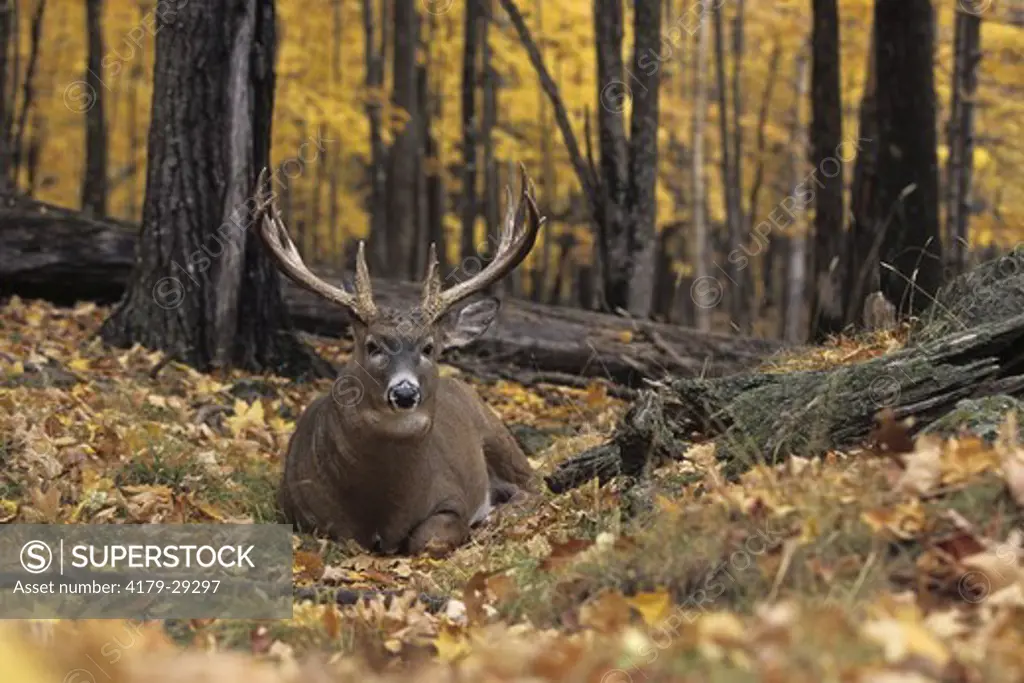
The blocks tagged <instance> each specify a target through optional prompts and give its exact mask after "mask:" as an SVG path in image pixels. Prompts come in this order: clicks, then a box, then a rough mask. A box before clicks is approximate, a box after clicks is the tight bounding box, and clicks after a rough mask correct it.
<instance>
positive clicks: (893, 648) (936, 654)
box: [864, 614, 950, 669]
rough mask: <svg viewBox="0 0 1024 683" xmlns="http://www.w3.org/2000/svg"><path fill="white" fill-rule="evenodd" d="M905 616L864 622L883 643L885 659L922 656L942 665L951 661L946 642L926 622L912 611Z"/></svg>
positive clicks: (869, 632)
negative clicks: (926, 625)
mask: <svg viewBox="0 0 1024 683" xmlns="http://www.w3.org/2000/svg"><path fill="white" fill-rule="evenodd" d="M901 616H902V617H903V618H902V619H892V618H890V619H879V620H877V621H871V622H868V623H867V624H866V625H865V626H864V634H865V635H866V636H867V637H868V638H870V639H871V640H874V641H875V642H876V643H878V644H879V645H881V646H882V649H883V650H884V652H885V659H886V660H887V661H888V662H890V663H895V662H902V661H903V660H905V659H907V658H910V657H920V658H922V659H925V660H926V661H929V662H934V663H935V664H936V665H937V666H938V667H939V668H940V669H941V668H942V667H944V666H945V665H946V663H947V662H948V661H949V658H950V653H949V650H948V649H947V648H946V646H945V645H944V644H943V643H942V641H940V640H939V639H938V638H937V637H936V636H935V634H933V633H932V632H931V631H929V630H928V629H927V628H926V627H925V626H924V624H922V623H921V622H920V621H918V620H916V619H915V620H913V621H911V619H912V618H913V617H912V616H911V615H906V614H905V615H901Z"/></svg>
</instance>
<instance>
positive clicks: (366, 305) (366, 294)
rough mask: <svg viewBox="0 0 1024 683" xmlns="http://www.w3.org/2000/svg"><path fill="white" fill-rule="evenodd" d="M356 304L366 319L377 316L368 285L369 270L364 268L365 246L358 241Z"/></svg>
mask: <svg viewBox="0 0 1024 683" xmlns="http://www.w3.org/2000/svg"><path fill="white" fill-rule="evenodd" d="M356 302H357V303H358V304H359V308H360V310H361V311H365V313H366V318H365V320H369V319H370V318H374V317H376V316H377V305H376V304H375V303H373V287H372V286H371V285H370V269H369V268H367V266H366V244H365V242H364V241H363V240H359V251H358V252H357V253H356Z"/></svg>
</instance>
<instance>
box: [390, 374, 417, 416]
mask: <svg viewBox="0 0 1024 683" xmlns="http://www.w3.org/2000/svg"><path fill="white" fill-rule="evenodd" d="M387 396H388V403H389V404H390V405H391V407H392V408H394V409H395V410H413V409H415V408H417V407H418V406H419V405H420V400H421V399H422V397H423V394H422V392H421V391H420V385H419V382H417V381H416V380H415V379H412V378H410V377H396V378H395V379H394V380H392V381H391V383H390V384H388V392H387Z"/></svg>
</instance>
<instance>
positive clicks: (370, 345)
mask: <svg viewBox="0 0 1024 683" xmlns="http://www.w3.org/2000/svg"><path fill="white" fill-rule="evenodd" d="M382 353H384V349H383V348H381V345H380V344H378V343H377V342H376V341H374V340H373V339H367V340H366V355H367V356H379V355H381V354H382Z"/></svg>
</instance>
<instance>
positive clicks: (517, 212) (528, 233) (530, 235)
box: [424, 164, 544, 320]
mask: <svg viewBox="0 0 1024 683" xmlns="http://www.w3.org/2000/svg"><path fill="white" fill-rule="evenodd" d="M519 168H520V171H521V175H522V180H521V184H522V188H521V194H520V197H519V201H518V202H515V203H513V201H512V188H511V187H506V188H505V198H506V209H505V220H504V221H503V222H502V226H501V234H500V236H499V239H498V249H497V252H496V253H495V255H494V258H493V259H492V260H491V262H490V263H488V264H487V266H485V267H484V268H483V269H482V270H481V271H480V272H479V273H477V274H476V275H475V276H473V277H471V278H470V279H468V280H466V281H465V282H460V283H459V284H457V285H455V286H454V287H452V288H451V289H448V290H446V291H440V289H441V282H440V278H439V277H438V275H437V269H436V267H435V266H434V260H435V258H436V257H435V255H434V252H431V266H430V271H429V273H428V280H427V283H426V285H425V287H424V304H425V305H424V308H425V309H426V310H427V311H428V315H429V316H430V317H431V318H432V319H433V320H436V319H438V318H439V317H441V316H443V315H444V314H445V313H447V312H448V311H449V310H450V309H451V308H452V306H454V305H455V304H457V303H458V302H460V301H462V300H463V299H465V298H467V297H470V296H472V295H473V294H476V293H477V292H480V291H481V290H483V289H485V288H486V287H488V286H489V285H491V284H493V283H495V282H497V281H498V280H500V279H501V278H503V277H504V276H505V275H507V274H508V273H509V272H511V271H512V270H513V269H514V268H515V267H516V266H518V265H519V264H520V263H522V261H523V259H525V258H526V256H527V255H528V254H529V253H530V250H531V249H533V245H534V243H535V242H536V241H537V233H538V232H539V231H540V227H541V225H542V224H543V223H544V218H543V217H541V215H540V211H539V210H538V209H537V203H536V202H535V201H534V199H533V183H532V182H531V181H530V178H529V176H528V175H527V173H526V167H525V166H524V165H523V164H520V165H519ZM435 288H436V290H435ZM430 292H435V293H433V295H432V298H429V299H428V298H427V294H428V293H430Z"/></svg>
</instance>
